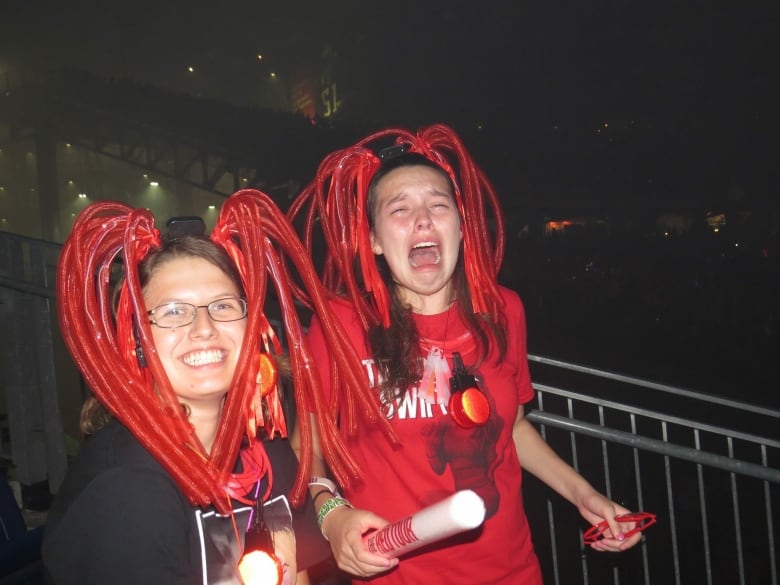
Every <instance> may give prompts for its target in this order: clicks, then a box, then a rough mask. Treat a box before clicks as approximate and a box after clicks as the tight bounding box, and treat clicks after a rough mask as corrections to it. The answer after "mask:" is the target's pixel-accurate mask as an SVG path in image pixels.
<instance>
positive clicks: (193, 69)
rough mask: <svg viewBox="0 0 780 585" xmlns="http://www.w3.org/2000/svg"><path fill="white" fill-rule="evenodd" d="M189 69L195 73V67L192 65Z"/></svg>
mask: <svg viewBox="0 0 780 585" xmlns="http://www.w3.org/2000/svg"><path fill="white" fill-rule="evenodd" d="M187 71H189V72H190V73H195V67H192V66H190V67H187Z"/></svg>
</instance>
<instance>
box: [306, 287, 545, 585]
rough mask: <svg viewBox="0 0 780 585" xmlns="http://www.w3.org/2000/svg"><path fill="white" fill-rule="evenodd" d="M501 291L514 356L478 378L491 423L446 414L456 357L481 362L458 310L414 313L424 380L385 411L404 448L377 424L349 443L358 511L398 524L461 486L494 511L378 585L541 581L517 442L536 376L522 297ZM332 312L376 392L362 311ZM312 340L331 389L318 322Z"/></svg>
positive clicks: (404, 562) (490, 364)
mask: <svg viewBox="0 0 780 585" xmlns="http://www.w3.org/2000/svg"><path fill="white" fill-rule="evenodd" d="M501 295H502V298H503V300H504V304H505V306H504V312H505V317H506V323H507V337H508V338H507V342H508V348H507V354H506V356H505V358H504V359H503V360H502V361H501V362H500V363H497V360H496V355H495V353H492V354H491V355H489V357H488V359H487V360H485V361H484V362H483V363H482V364H481V366H480V367H479V369H478V370H477V371H474V372H471V373H473V374H475V376H476V378H477V379H478V381H479V385H480V387H481V389H482V390H483V391H484V392H485V394H486V395H487V396H488V400H489V402H490V404H491V414H490V418H489V420H488V422H487V423H486V424H485V425H483V426H480V427H477V428H473V429H468V430H466V429H463V428H462V427H459V426H458V425H456V424H455V422H454V421H453V420H452V418H451V417H450V416H449V414H448V413H447V400H446V398H447V396H446V394H447V392H448V388H449V379H448V375H449V372H448V370H449V371H451V370H452V368H453V365H452V353H453V352H455V351H457V352H459V353H460V354H461V357H462V358H463V362H464V364H465V365H466V367H467V368H469V366H472V365H473V364H474V363H475V361H476V345H475V342H474V339H473V338H472V337H471V336H470V335H469V333H468V331H467V329H466V327H465V325H464V323H463V322H462V321H461V319H460V318H459V316H458V311H457V308H456V307H455V306H453V307H451V308H450V310H449V311H446V312H444V313H441V314H439V315H415V316H414V319H415V322H416V324H417V327H418V330H419V334H420V340H421V348H422V353H423V356H427V357H426V364H427V367H426V374H424V375H423V379H422V380H421V382H420V383H419V384H417V385H416V386H415V387H411V388H409V389H408V390H407V392H406V393H405V394H404V395H403V397H402V398H399V399H397V400H396V401H395V403H394V404H393V406H392V407H389V408H388V410H387V413H386V414H387V416H388V418H389V419H390V421H391V424H392V426H393V428H394V430H395V432H396V434H397V435H398V438H399V440H400V442H401V447H400V448H398V447H393V446H392V445H391V444H390V443H389V442H388V441H387V439H386V438H385V436H384V435H383V434H382V432H381V431H380V430H378V429H376V428H369V429H365V431H364V432H362V433H361V434H360V436H359V437H358V438H357V439H355V440H351V441H349V443H348V444H349V447H350V449H351V452H352V453H353V455H354V456H355V458H356V459H357V461H358V463H359V465H360V466H361V469H362V472H363V481H362V483H361V484H360V485H358V486H357V487H356V488H355V489H352V490H349V491H348V492H346V493H345V494H344V495H345V497H346V498H348V499H349V500H350V502H351V503H352V504H353V505H354V506H355V507H356V508H361V509H366V510H370V511H372V512H374V513H376V514H378V515H379V516H382V517H383V518H386V519H387V520H389V521H391V522H392V521H395V520H398V519H401V518H405V517H406V516H409V515H411V514H413V513H414V512H416V511H418V510H420V509H422V508H424V507H426V506H429V505H431V504H433V503H436V502H438V501H439V500H441V499H443V498H445V497H446V496H448V495H451V494H452V493H454V492H455V491H457V490H461V489H472V490H474V491H475V492H476V493H477V494H479V495H480V496H481V497H482V499H483V500H484V501H485V505H486V509H487V514H486V519H485V522H484V523H483V525H482V527H480V528H478V529H475V530H473V531H471V532H467V533H463V534H461V535H458V536H455V537H453V538H451V539H448V540H445V541H441V542H440V543H437V544H435V545H433V546H432V547H430V548H425V549H420V550H419V551H415V552H413V553H410V554H409V555H407V556H405V557H403V558H401V562H400V564H399V566H398V567H397V568H396V569H395V570H393V571H391V572H389V573H386V574H384V575H381V576H379V577H377V578H375V579H374V580H372V581H371V582H372V583H376V584H382V585H401V584H409V585H412V584H414V585H418V584H420V583H425V582H436V583H448V584H450V585H458V584H463V585H475V584H479V583H486V584H487V583H490V584H510V583H517V584H523V585H538V584H541V582H542V577H541V571H540V568H539V563H538V560H537V558H536V555H535V553H534V550H533V544H532V542H531V533H530V530H529V527H528V521H527V518H526V515H525V510H524V509H523V502H522V494H521V490H520V486H521V480H522V473H521V468H520V464H519V462H518V459H517V453H516V451H515V446H514V442H513V440H512V425H513V423H514V421H515V418H516V415H517V409H518V407H519V406H520V405H522V404H525V403H526V402H529V401H530V400H531V399H533V397H534V394H533V389H532V387H531V380H530V376H529V372H528V362H527V350H526V333H525V331H526V326H525V313H524V310H523V305H522V302H521V301H520V298H519V297H518V296H517V294H516V293H514V292H512V291H510V290H508V289H504V288H501ZM333 308H334V310H335V312H336V315H337V316H338V317H339V319H340V321H341V323H342V324H343V325H344V327H345V329H346V330H347V333H348V335H349V337H350V339H351V340H352V342H353V344H354V345H355V347H356V349H357V351H358V352H359V354H360V356H361V358H362V359H363V363H364V364H365V367H366V375H367V376H368V377H369V382H370V384H371V386H375V385H376V380H377V372H376V369H375V368H374V365H373V360H371V358H370V357H369V352H368V349H367V347H366V342H365V335H364V333H363V330H362V327H361V325H360V322H359V320H358V318H357V315H356V314H355V312H354V310H353V309H352V308H351V306H348V305H346V304H343V303H334V304H333ZM309 342H310V343H311V349H312V352H313V353H314V356H315V359H316V363H317V366H318V368H319V371H320V376H321V380H322V382H323V384H325V387H326V388H328V386H329V381H330V376H329V366H328V364H329V359H330V358H329V356H328V355H327V353H326V349H325V344H324V340H323V335H322V328H321V326H320V323H319V321H318V320H317V319H316V317H315V318H314V319H313V320H312V324H311V328H310V331H309ZM442 357H443V358H445V359H446V365H444V364H443V362H442V359H441V358H442ZM431 374H438V375H436V376H433V375H431ZM434 378H435V379H434ZM437 382H438V383H437ZM356 582H361V580H359V579H356Z"/></svg>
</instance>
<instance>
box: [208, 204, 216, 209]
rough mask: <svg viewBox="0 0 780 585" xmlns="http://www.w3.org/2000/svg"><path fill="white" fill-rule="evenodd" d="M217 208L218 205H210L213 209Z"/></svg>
mask: <svg viewBox="0 0 780 585" xmlns="http://www.w3.org/2000/svg"><path fill="white" fill-rule="evenodd" d="M216 208H217V206H216V205H209V209H212V210H213V209H216Z"/></svg>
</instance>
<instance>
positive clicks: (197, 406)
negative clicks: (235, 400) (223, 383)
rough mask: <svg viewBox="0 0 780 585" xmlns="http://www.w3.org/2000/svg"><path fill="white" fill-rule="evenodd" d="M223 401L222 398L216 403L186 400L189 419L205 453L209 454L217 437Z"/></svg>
mask: <svg viewBox="0 0 780 585" xmlns="http://www.w3.org/2000/svg"><path fill="white" fill-rule="evenodd" d="M223 402H224V401H223V400H220V401H219V403H218V404H217V403H214V402H209V403H206V404H204V403H201V402H198V401H188V402H187V407H188V408H189V412H190V414H189V417H188V418H189V421H190V423H191V424H192V426H193V428H194V429H195V434H196V435H197V437H198V439H200V442H201V444H202V445H203V448H204V449H205V450H206V453H209V454H210V453H211V449H212V447H213V446H214V440H215V439H216V438H217V430H218V429H219V421H220V418H221V414H222V405H223Z"/></svg>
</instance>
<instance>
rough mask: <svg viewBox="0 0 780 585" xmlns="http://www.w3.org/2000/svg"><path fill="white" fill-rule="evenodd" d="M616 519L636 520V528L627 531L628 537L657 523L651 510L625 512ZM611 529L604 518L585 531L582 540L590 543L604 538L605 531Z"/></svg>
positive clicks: (621, 520)
mask: <svg viewBox="0 0 780 585" xmlns="http://www.w3.org/2000/svg"><path fill="white" fill-rule="evenodd" d="M615 520H616V521H617V522H618V523H620V524H623V523H626V522H635V523H636V524H635V525H634V528H632V529H631V530H629V531H627V532H626V533H625V534H624V536H625V537H626V538H628V537H629V536H633V535H634V534H636V533H637V532H643V531H645V530H647V529H648V528H650V527H651V526H652V525H653V524H655V514H651V513H650V512H633V513H631V514H623V515H621V516H615ZM607 530H609V526H608V525H607V521H606V520H602V521H601V522H599V523H598V524H594V525H593V526H591V527H590V528H588V529H587V530H586V531H585V534H583V535H582V541H583V543H584V544H586V545H589V544H593V543H594V542H596V541H598V540H601V539H602V538H604V533H605V532H606V531H607Z"/></svg>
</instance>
